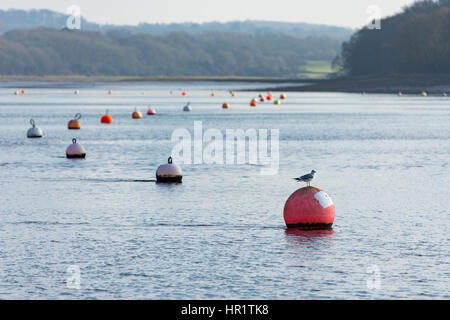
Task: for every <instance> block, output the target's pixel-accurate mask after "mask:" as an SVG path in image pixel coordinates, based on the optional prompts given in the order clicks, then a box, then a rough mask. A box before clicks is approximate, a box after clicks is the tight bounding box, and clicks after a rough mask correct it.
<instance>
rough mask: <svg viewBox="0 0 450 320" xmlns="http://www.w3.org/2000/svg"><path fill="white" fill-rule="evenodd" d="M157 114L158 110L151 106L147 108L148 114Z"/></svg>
mask: <svg viewBox="0 0 450 320" xmlns="http://www.w3.org/2000/svg"><path fill="white" fill-rule="evenodd" d="M155 114H156V110H155V109H152V108H150V107H149V108H148V110H147V115H149V116H152V115H155Z"/></svg>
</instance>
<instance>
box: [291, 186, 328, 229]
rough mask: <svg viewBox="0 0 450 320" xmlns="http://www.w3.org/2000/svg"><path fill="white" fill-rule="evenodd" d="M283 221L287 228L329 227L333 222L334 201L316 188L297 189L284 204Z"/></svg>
mask: <svg viewBox="0 0 450 320" xmlns="http://www.w3.org/2000/svg"><path fill="white" fill-rule="evenodd" d="M284 221H285V222H286V226H287V227H288V228H301V229H306V230H317V229H330V228H331V226H332V225H333V222H334V203H333V201H332V200H331V198H330V196H329V195H328V194H326V193H325V192H324V191H322V190H320V189H318V188H315V187H305V188H301V189H298V190H297V191H295V192H294V193H293V194H292V195H291V196H290V197H289V199H288V200H287V201H286V204H285V205H284Z"/></svg>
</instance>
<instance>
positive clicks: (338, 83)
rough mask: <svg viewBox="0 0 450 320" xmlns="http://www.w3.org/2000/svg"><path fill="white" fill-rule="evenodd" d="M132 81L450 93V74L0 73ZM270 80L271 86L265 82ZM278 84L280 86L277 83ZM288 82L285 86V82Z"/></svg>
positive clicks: (41, 79)
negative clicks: (321, 76) (330, 76)
mask: <svg viewBox="0 0 450 320" xmlns="http://www.w3.org/2000/svg"><path fill="white" fill-rule="evenodd" d="M26 82H36V83H51V84H55V85H57V84H64V83H79V84H95V83H130V82H141V83H145V82H248V83H261V84H262V85H261V88H256V89H251V90H247V89H245V90H242V89H241V90H236V91H280V92H281V91H283V92H347V93H388V94H392V93H398V92H402V93H403V94H417V93H419V94H420V93H421V92H422V91H425V92H427V93H428V94H440V95H442V94H443V93H444V92H445V93H448V94H450V74H441V75H434V74H411V75H378V76H359V77H341V78H335V79H308V78H295V79H294V78H275V77H274V78H268V77H209V76H208V77H203V76H202V77H125V76H79V75H69V76H0V87H1V86H5V85H6V84H8V83H11V84H17V83H26ZM264 83H267V84H269V83H270V85H271V86H270V87H265V86H264V85H263V84H264ZM274 84H276V85H274ZM283 84H284V85H283Z"/></svg>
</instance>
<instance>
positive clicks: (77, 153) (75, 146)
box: [66, 138, 86, 159]
mask: <svg viewBox="0 0 450 320" xmlns="http://www.w3.org/2000/svg"><path fill="white" fill-rule="evenodd" d="M66 157H67V158H72V159H76V158H82V159H84V158H85V157H86V150H85V149H84V147H83V146H82V145H81V144H79V143H77V139H75V138H74V139H72V144H71V145H69V146H68V147H67V149H66Z"/></svg>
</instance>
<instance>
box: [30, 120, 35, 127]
mask: <svg viewBox="0 0 450 320" xmlns="http://www.w3.org/2000/svg"><path fill="white" fill-rule="evenodd" d="M30 124H31V125H32V126H33V128H36V121H34V119H30Z"/></svg>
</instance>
